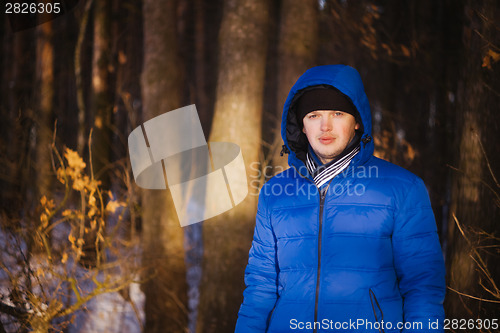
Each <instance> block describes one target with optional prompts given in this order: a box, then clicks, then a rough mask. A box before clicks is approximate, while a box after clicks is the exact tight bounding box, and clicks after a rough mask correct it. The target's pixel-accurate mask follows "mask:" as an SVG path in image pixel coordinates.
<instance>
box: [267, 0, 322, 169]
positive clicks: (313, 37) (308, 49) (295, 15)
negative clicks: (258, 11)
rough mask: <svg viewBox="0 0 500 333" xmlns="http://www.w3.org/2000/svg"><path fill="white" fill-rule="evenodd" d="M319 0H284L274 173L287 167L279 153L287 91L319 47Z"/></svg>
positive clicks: (279, 53)
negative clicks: (275, 170)
mask: <svg viewBox="0 0 500 333" xmlns="http://www.w3.org/2000/svg"><path fill="white" fill-rule="evenodd" d="M318 22H319V18H318V1H315V0H306V1H294V0H283V1H282V3H281V23H280V33H279V45H278V80H277V99H276V113H275V114H276V121H275V123H274V129H273V131H274V143H273V146H272V149H273V151H272V154H273V156H272V163H273V166H274V167H275V168H277V172H280V171H282V170H284V169H287V168H288V161H287V155H283V156H280V152H281V146H282V145H283V140H282V139H281V132H280V131H281V114H282V112H283V105H284V104H285V100H286V98H287V96H288V92H289V91H290V89H291V88H292V86H293V84H294V83H295V81H297V79H298V78H299V76H300V75H302V74H303V73H304V72H305V71H306V70H307V69H309V68H311V67H312V66H313V65H314V64H315V60H316V52H317V49H318V30H319V24H318Z"/></svg>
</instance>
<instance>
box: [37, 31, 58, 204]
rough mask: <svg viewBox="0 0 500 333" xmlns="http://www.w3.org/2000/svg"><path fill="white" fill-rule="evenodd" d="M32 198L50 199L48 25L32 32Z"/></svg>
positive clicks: (51, 58) (51, 99) (50, 49)
mask: <svg viewBox="0 0 500 333" xmlns="http://www.w3.org/2000/svg"><path fill="white" fill-rule="evenodd" d="M36 34H37V45H36V66H37V68H36V80H37V92H36V95H37V105H38V108H37V109H38V112H37V113H36V115H35V117H36V128H37V131H36V134H37V138H36V148H35V149H36V169H37V172H36V176H35V177H36V198H41V196H43V195H46V196H47V197H51V194H50V187H51V184H52V181H51V180H52V178H53V177H52V164H51V157H50V155H51V148H50V144H51V142H52V130H53V124H52V115H53V109H54V46H53V44H52V21H49V22H46V23H44V24H42V25H39V26H38V27H37V28H36Z"/></svg>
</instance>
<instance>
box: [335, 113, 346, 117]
mask: <svg viewBox="0 0 500 333" xmlns="http://www.w3.org/2000/svg"><path fill="white" fill-rule="evenodd" d="M342 115H344V112H335V116H337V117H339V116H342Z"/></svg>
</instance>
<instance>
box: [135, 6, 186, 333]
mask: <svg viewBox="0 0 500 333" xmlns="http://www.w3.org/2000/svg"><path fill="white" fill-rule="evenodd" d="M176 9H177V1H172V0H170V1H157V0H146V1H144V3H143V19H144V67H143V73H142V96H143V101H144V104H143V105H144V107H143V110H144V120H145V121H146V120H149V119H151V118H154V117H155V116H157V115H160V114H163V113H165V112H168V111H171V110H174V109H177V108H179V107H181V106H182V89H183V84H184V77H183V72H182V68H183V66H182V65H181V63H182V61H181V59H180V57H179V53H178V50H179V45H178V40H177V16H176V12H177V11H176ZM142 208H143V214H142V243H143V246H144V248H143V251H144V252H143V264H144V265H145V267H146V272H147V275H146V276H145V278H146V282H145V283H144V284H143V286H142V288H143V291H144V293H145V295H146V303H145V312H146V325H145V329H144V331H145V332H148V333H163V332H186V328H187V310H186V309H187V285H186V269H185V262H184V247H183V243H184V234H183V230H182V228H181V227H180V224H179V221H178V218H177V214H176V211H175V208H174V205H173V201H172V197H171V195H170V192H169V191H168V190H167V191H158V190H144V191H143V194H142Z"/></svg>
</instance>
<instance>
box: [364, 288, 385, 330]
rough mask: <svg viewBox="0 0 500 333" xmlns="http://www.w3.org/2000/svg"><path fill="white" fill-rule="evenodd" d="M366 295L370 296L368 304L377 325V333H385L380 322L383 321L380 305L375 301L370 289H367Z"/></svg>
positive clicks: (375, 298) (375, 297)
mask: <svg viewBox="0 0 500 333" xmlns="http://www.w3.org/2000/svg"><path fill="white" fill-rule="evenodd" d="M368 293H369V294H370V304H371V308H372V311H373V316H374V318H375V321H377V322H378V323H379V327H378V331H379V332H380V333H386V332H385V330H384V327H383V325H382V322H383V321H384V311H382V308H381V307H380V303H379V302H378V300H377V296H376V295H375V293H374V292H373V290H372V288H370V289H368Z"/></svg>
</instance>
